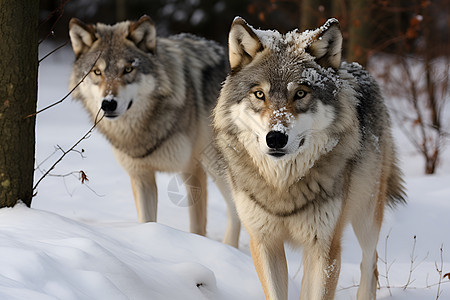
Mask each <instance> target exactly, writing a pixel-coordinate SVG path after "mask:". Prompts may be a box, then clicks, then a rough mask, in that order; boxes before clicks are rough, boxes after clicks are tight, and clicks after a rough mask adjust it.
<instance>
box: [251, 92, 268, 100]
mask: <svg viewBox="0 0 450 300" xmlns="http://www.w3.org/2000/svg"><path fill="white" fill-rule="evenodd" d="M254 95H255V97H256V98H258V99H259V100H265V99H266V96H265V95H264V92H262V91H256V92H254Z"/></svg>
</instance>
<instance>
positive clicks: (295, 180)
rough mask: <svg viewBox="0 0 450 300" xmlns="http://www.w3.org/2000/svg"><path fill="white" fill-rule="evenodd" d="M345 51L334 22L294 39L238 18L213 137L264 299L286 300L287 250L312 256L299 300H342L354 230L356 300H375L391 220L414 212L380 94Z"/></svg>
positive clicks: (306, 265) (293, 33)
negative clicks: (384, 233)
mask: <svg viewBox="0 0 450 300" xmlns="http://www.w3.org/2000/svg"><path fill="white" fill-rule="evenodd" d="M341 51H342V34H341V31H340V27H339V23H338V21H337V20H336V19H330V20H328V21H327V22H326V23H325V24H324V25H323V26H322V27H320V28H318V29H316V30H311V31H305V32H299V31H297V30H295V31H291V32H289V33H287V34H285V35H281V34H280V33H279V32H277V31H263V30H255V29H254V28H252V27H251V26H250V25H248V24H247V23H246V22H245V21H244V20H243V19H241V18H236V19H235V20H234V22H233V24H232V26H231V29H230V33H229V60H230V65H231V73H230V75H229V76H228V77H227V79H226V81H225V83H224V85H223V87H222V90H221V92H220V96H219V100H218V103H217V106H216V108H215V110H214V129H215V133H216V143H217V146H218V148H219V149H220V151H221V154H222V157H223V159H224V161H225V163H226V166H227V169H226V170H227V172H228V176H229V180H230V183H231V187H232V191H233V195H234V198H235V202H236V207H237V210H238V214H239V216H240V218H241V221H242V223H243V224H244V226H245V227H246V229H247V231H248V232H249V235H250V249H251V253H252V258H253V261H254V264H255V268H256V271H257V273H258V276H259V279H260V281H261V284H262V287H263V290H264V293H265V295H266V299H272V300H283V299H287V295H288V293H287V290H288V271H287V265H286V258H285V252H284V243H285V242H286V243H289V244H291V245H293V246H295V247H297V246H301V247H303V267H304V272H303V279H302V285H301V294H300V299H303V300H315V299H317V300H318V299H333V297H334V294H335V289H336V284H337V281H338V277H339V272H340V266H341V261H340V257H341V256H340V253H341V236H342V232H343V229H344V226H345V225H346V224H347V223H351V224H352V226H353V229H354V232H355V234H356V236H357V238H358V241H359V244H360V246H361V248H362V262H361V281H360V285H359V288H358V292H357V298H358V299H359V300H363V299H375V296H376V295H375V294H376V285H377V277H378V272H377V251H376V246H377V242H378V235H379V231H380V227H381V224H382V221H383V212H384V209H385V206H394V205H395V204H398V203H403V202H405V200H404V196H405V193H404V188H403V180H402V174H401V172H400V170H399V168H398V166H397V159H396V153H395V149H394V148H395V147H394V144H393V139H392V135H391V129H390V119H389V115H388V112H387V109H386V106H385V104H384V102H383V99H382V97H381V95H380V91H379V87H378V85H377V84H376V82H375V80H374V79H373V78H372V77H371V76H370V75H369V74H368V73H367V72H366V71H365V70H364V69H363V68H362V67H361V66H360V65H358V64H356V63H351V64H347V63H344V62H341Z"/></svg>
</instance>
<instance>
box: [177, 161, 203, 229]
mask: <svg viewBox="0 0 450 300" xmlns="http://www.w3.org/2000/svg"><path fill="white" fill-rule="evenodd" d="M189 170H190V171H186V172H183V173H182V174H181V177H182V179H183V183H184V186H185V188H186V193H187V198H188V204H189V222H190V232H192V233H195V234H199V235H203V236H205V235H206V213H207V211H206V204H207V202H206V199H207V190H206V174H205V171H203V169H202V168H201V166H200V165H199V164H195V165H194V166H193V167H191V168H190V169H189Z"/></svg>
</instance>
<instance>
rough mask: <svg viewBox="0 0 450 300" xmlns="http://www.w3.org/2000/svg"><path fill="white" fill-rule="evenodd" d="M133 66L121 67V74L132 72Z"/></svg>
mask: <svg viewBox="0 0 450 300" xmlns="http://www.w3.org/2000/svg"><path fill="white" fill-rule="evenodd" d="M133 70H134V68H133V67H132V66H126V67H125V69H123V74H128V73H131V72H133Z"/></svg>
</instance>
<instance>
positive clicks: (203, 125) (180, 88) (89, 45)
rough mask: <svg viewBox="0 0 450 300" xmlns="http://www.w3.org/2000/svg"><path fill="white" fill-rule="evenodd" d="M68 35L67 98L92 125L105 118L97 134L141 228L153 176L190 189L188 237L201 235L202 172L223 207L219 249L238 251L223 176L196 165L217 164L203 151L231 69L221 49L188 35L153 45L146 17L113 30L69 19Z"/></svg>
mask: <svg viewBox="0 0 450 300" xmlns="http://www.w3.org/2000/svg"><path fill="white" fill-rule="evenodd" d="M69 34H70V39H71V42H72V47H73V51H74V53H75V57H76V60H75V62H74V65H73V71H72V75H71V77H70V88H71V89H72V88H74V87H76V86H77V84H79V86H78V87H77V88H76V89H75V90H74V92H73V95H72V97H73V98H74V99H76V100H79V101H81V102H82V103H83V105H84V107H85V108H86V110H87V112H88V113H89V114H90V116H91V118H92V120H93V121H95V120H96V118H97V117H98V116H97V115H98V114H99V115H100V116H102V115H104V117H103V118H102V119H101V121H100V122H99V123H98V125H97V128H98V129H99V130H100V132H101V133H102V134H103V135H104V136H105V137H106V138H107V139H108V141H109V142H110V143H111V145H112V149H113V152H114V154H115V157H116V159H117V161H118V162H119V163H120V165H121V166H122V167H123V168H124V169H125V170H126V171H127V172H128V174H129V176H130V179H131V186H132V191H133V195H134V199H135V204H136V208H137V214H138V219H139V221H140V222H156V221H157V198H158V196H157V187H156V183H155V172H158V171H161V172H180V174H181V176H182V177H183V176H184V177H185V180H186V182H185V185H186V186H190V187H189V188H190V189H192V191H187V194H188V198H189V203H190V206H189V214H190V230H191V232H193V233H197V234H200V235H205V233H206V180H207V176H206V173H205V171H207V172H210V173H211V174H212V175H214V178H215V179H216V184H217V186H218V188H219V189H220V191H221V192H222V194H223V196H224V198H225V200H226V201H227V205H228V216H229V219H228V225H227V230H226V233H225V238H224V242H225V243H227V244H230V245H233V246H236V247H237V245H238V238H239V231H240V222H239V218H238V216H237V214H236V212H235V207H234V203H233V201H232V197H231V190H230V188H229V186H228V185H227V182H226V180H224V179H223V177H221V176H217V174H215V173H217V172H216V171H218V170H219V169H220V168H217V167H215V165H214V164H209V165H206V164H202V163H199V162H201V161H202V159H204V157H203V155H202V153H203V150H204V149H208V157H207V158H208V160H209V161H210V162H214V161H217V160H216V159H215V155H217V154H216V153H217V151H215V149H214V148H211V147H208V146H209V144H210V143H211V141H212V140H213V130H212V126H211V113H212V110H213V108H214V106H215V104H216V101H217V96H218V93H219V90H220V85H221V83H222V82H223V80H224V79H225V77H226V73H227V70H228V68H229V67H228V63H227V60H226V55H225V54H224V53H225V51H224V49H223V48H222V47H221V46H219V45H218V44H217V43H215V42H213V41H208V40H205V39H202V38H199V37H195V36H193V35H188V34H181V35H175V36H171V37H169V38H160V37H159V36H158V37H157V36H156V28H155V25H154V24H153V22H152V20H151V19H150V17H148V16H143V17H141V18H140V19H139V20H138V21H136V22H133V21H125V22H120V23H117V24H115V25H113V26H111V25H105V24H101V23H98V24H96V25H93V24H84V23H83V22H81V21H80V20H78V19H72V20H71V21H70V25H69ZM87 73H89V74H88V75H87V76H86V77H85V78H84V80H82V79H83V77H84V76H85V74H87ZM80 81H82V82H81V83H80ZM205 169H206V170H205ZM190 178H191V179H192V180H190ZM198 191H201V193H198ZM199 194H200V195H199Z"/></svg>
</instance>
